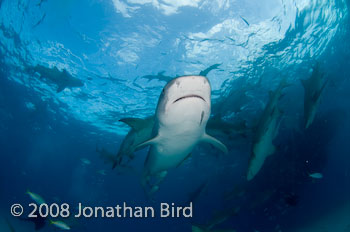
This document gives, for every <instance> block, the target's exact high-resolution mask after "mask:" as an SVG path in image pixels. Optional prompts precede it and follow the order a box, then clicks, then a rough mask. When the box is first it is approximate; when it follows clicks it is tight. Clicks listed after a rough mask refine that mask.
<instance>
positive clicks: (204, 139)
mask: <svg viewBox="0 0 350 232" xmlns="http://www.w3.org/2000/svg"><path fill="white" fill-rule="evenodd" d="M201 141H202V142H207V143H210V144H211V145H213V146H214V147H216V148H218V149H219V150H221V151H222V152H224V153H225V154H227V153H228V150H227V147H226V146H225V145H224V144H223V143H222V142H220V141H219V140H217V139H216V138H214V137H212V136H210V135H208V134H204V135H203V137H202V140H201Z"/></svg>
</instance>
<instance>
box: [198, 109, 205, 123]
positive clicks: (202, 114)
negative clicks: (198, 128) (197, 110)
mask: <svg viewBox="0 0 350 232" xmlns="http://www.w3.org/2000/svg"><path fill="white" fill-rule="evenodd" d="M203 117H204V111H202V113H201V121H200V122H199V125H202V122H203Z"/></svg>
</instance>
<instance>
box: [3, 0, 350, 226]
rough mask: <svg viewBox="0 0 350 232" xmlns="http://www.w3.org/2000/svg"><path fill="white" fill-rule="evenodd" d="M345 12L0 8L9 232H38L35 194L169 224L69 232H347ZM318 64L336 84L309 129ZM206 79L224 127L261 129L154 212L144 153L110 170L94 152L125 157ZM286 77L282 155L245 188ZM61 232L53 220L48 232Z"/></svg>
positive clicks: (190, 164)
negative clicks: (167, 213)
mask: <svg viewBox="0 0 350 232" xmlns="http://www.w3.org/2000/svg"><path fill="white" fill-rule="evenodd" d="M348 7H350V2H349V1H346V0H303V1H299V0H298V1H294V0H284V1H277V0H253V1H252V0H242V1H229V0H215V1H211V0H195V1H189V0H183V1H177V0H174V1H170V0H153V1H151V0H145V1H141V0H105V1H100V0H84V1H83V0H75V1H68V0H62V1H54V0H48V1H47V0H35V1H29V0H27V1H26V0H0V216H1V218H0V231H34V224H33V223H31V222H29V221H25V220H23V219H25V215H28V213H29V211H30V209H31V208H30V207H29V206H28V204H29V203H31V202H33V200H32V199H31V198H30V197H29V195H28V194H25V193H26V191H27V190H30V191H31V192H33V193H36V194H39V195H40V196H41V197H43V198H44V199H45V201H46V202H47V203H48V204H52V203H57V204H63V203H68V204H69V205H70V208H71V210H72V212H76V206H77V205H78V203H79V202H81V203H82V204H83V205H85V206H115V205H116V204H122V203H123V202H126V203H127V204H128V205H130V206H140V207H141V206H153V207H154V208H155V210H156V215H155V217H154V218H142V219H141V218H94V219H92V218H78V219H75V218H69V219H62V218H59V219H55V220H62V221H64V222H65V223H67V224H68V225H69V226H70V227H71V230H72V231H191V225H203V226H204V225H208V223H212V222H213V221H214V220H215V217H216V215H217V214H220V213H221V215H224V218H225V219H222V220H221V221H220V222H218V223H217V224H216V225H215V226H213V228H211V230H204V231H215V230H217V229H227V230H228V229H234V230H236V231H238V232H241V231H243V232H250V231H251V232H253V231H259V232H264V231H299V229H300V228H304V227H305V226H306V225H313V224H317V223H320V222H322V221H323V222H325V223H328V222H327V220H325V218H331V217H332V215H333V216H334V217H335V218H337V219H339V221H334V220H333V221H330V222H329V223H328V225H329V226H330V227H331V228H333V229H329V228H328V227H327V228H326V227H315V228H316V229H313V230H312V229H309V231H318V232H324V231H334V232H348V231H350V207H348V208H345V210H343V211H342V210H341V209H343V206H348V205H349V203H350V156H349V155H350V148H349V141H350V132H349V131H350V120H349V117H350V75H349V73H350V68H349V67H350V43H349V42H350V20H349V10H348ZM316 63H318V64H319V67H320V70H321V72H322V73H323V74H324V75H325V78H326V79H327V80H328V82H327V86H326V88H325V90H324V91H323V93H322V99H321V103H320V105H319V107H318V108H317V114H316V117H315V120H314V122H313V124H312V126H311V127H310V128H308V129H304V127H303V120H304V119H303V114H304V113H303V97H304V90H303V87H302V84H301V81H300V80H301V79H307V78H309V77H310V75H311V73H312V69H313V67H315V64H316ZM38 67H42V69H39V68H38ZM200 73H201V74H202V75H206V76H207V78H208V79H209V81H210V83H211V86H212V115H213V116H214V115H215V116H219V117H221V119H223V120H225V121H226V122H231V123H234V122H236V121H237V120H244V121H245V123H246V125H247V128H250V130H249V132H247V133H244V134H241V135H237V134H235V135H232V134H230V133H223V134H222V133H221V134H219V135H218V138H219V139H220V140H221V141H222V142H223V143H224V144H226V145H227V147H228V148H229V154H228V155H226V156H224V155H222V154H221V153H219V152H218V151H217V150H216V149H214V148H211V147H210V146H208V145H205V144H204V145H199V146H197V147H196V148H195V149H194V151H193V153H192V156H191V158H190V159H188V160H186V161H185V162H184V163H183V164H182V165H181V166H180V167H179V168H176V169H173V170H170V172H169V175H168V176H167V177H166V178H165V180H164V182H162V183H161V185H160V189H159V191H158V192H157V193H156V194H155V196H154V198H153V200H150V199H148V198H147V197H146V195H145V194H144V191H143V188H142V186H141V181H140V180H141V175H142V169H143V163H144V161H145V158H146V156H147V149H143V150H141V151H138V152H136V154H135V159H133V160H132V161H131V162H130V163H129V164H128V166H127V167H125V168H117V169H113V170H112V168H111V165H110V164H105V163H104V162H103V160H102V159H101V158H100V156H99V154H98V152H96V150H98V149H102V148H104V149H106V150H107V151H109V152H110V153H112V154H116V153H117V152H118V149H119V148H120V145H121V142H122V141H123V139H124V138H125V135H126V134H127V133H128V131H129V129H130V128H129V127H128V126H127V125H125V124H124V123H122V122H119V120H120V119H122V118H126V117H139V118H145V117H148V116H150V115H153V114H154V112H155V108H156V106H157V101H158V98H159V95H160V93H161V91H162V88H163V87H164V86H165V84H166V83H167V82H168V81H169V80H171V79H172V78H175V77H178V76H182V75H198V74H200ZM282 78H286V79H287V81H288V83H289V86H288V87H287V88H285V89H284V91H283V95H284V96H283V98H282V99H281V100H280V102H279V107H280V108H281V110H282V111H283V116H282V121H281V126H280V129H279V132H278V135H277V137H276V139H275V140H274V144H275V145H276V147H277V150H276V152H275V154H273V155H271V156H270V157H269V158H268V159H267V160H266V161H265V163H264V166H263V168H262V169H261V170H260V172H259V173H258V174H257V176H256V177H255V178H254V179H253V180H252V181H249V182H248V181H247V180H246V177H245V174H246V171H247V167H248V160H249V157H250V153H251V147H252V141H253V137H254V136H253V134H254V127H255V125H256V122H257V121H258V119H259V116H260V115H261V113H262V110H263V109H264V106H265V104H266V103H267V101H268V93H269V91H273V90H274V89H276V87H277V86H278V84H279V83H280V81H281V79H282ZM221 129H222V128H221ZM310 173H321V174H322V175H323V178H321V179H315V178H311V177H309V174H310ZM203 183H205V184H203ZM201 185H202V186H205V187H204V188H203V189H202V190H203V191H202V192H200V194H199V195H197V197H195V198H192V200H193V217H191V218H186V217H180V218H161V217H159V206H160V204H161V203H162V202H163V203H164V202H165V203H169V204H171V203H175V204H176V205H179V206H185V205H187V204H188V201H189V199H190V198H191V196H192V197H193V193H194V192H195V191H196V189H198V187H199V186H201ZM230 193H231V194H230ZM15 203H19V204H22V205H23V206H24V208H25V212H24V215H22V217H20V218H16V217H13V216H12V215H11V214H10V207H11V205H12V204H15ZM225 212H226V213H225ZM339 212H341V213H339ZM6 221H7V222H8V223H7V222H6ZM332 223H333V224H332ZM8 224H10V226H9V225H8ZM336 225H337V226H336ZM10 227H13V229H11V228H10ZM310 228H311V227H310ZM317 228H318V229H317ZM320 228H323V229H322V230H321V229H320ZM57 229H58V228H55V227H54V225H50V223H49V222H48V221H46V224H45V226H44V227H43V228H42V229H41V230H40V231H55V230H57ZM300 231H302V230H300ZM303 231H306V230H303Z"/></svg>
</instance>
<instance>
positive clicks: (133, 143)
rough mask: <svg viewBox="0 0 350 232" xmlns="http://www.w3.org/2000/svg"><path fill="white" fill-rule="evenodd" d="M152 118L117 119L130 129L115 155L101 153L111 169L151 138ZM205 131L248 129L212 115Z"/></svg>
mask: <svg viewBox="0 0 350 232" xmlns="http://www.w3.org/2000/svg"><path fill="white" fill-rule="evenodd" d="M154 118H155V116H154V115H152V116H149V117H147V118H122V119H120V120H119V121H120V122H123V123H125V124H127V125H128V126H129V127H130V130H129V131H128V133H127V135H126V136H125V138H124V140H123V141H122V143H121V145H120V147H119V150H118V153H117V154H116V155H112V154H108V155H106V154H101V156H102V157H103V158H104V160H105V162H107V163H111V164H112V169H114V168H116V167H120V166H125V165H127V164H128V163H129V162H130V161H131V160H132V159H134V157H135V154H134V152H135V151H137V149H136V148H137V147H138V145H140V144H141V143H144V142H146V141H147V140H149V139H151V138H152V130H153V126H154ZM206 131H207V132H209V134H212V135H213V134H214V135H218V136H220V137H223V136H227V135H232V134H237V135H242V136H244V135H245V133H246V132H247V131H249V129H248V128H247V127H246V125H245V122H244V121H238V122H226V121H224V120H222V119H221V118H219V117H218V116H214V117H211V118H209V120H208V122H207V126H206ZM138 149H139V148H138Z"/></svg>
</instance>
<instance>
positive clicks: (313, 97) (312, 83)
mask: <svg viewBox="0 0 350 232" xmlns="http://www.w3.org/2000/svg"><path fill="white" fill-rule="evenodd" d="M301 83H302V84H303V87H304V90H305V95H304V120H305V128H306V129H307V128H309V126H310V125H311V124H312V122H313V120H314V118H315V115H316V112H317V108H318V106H319V104H320V100H321V94H322V92H323V90H324V88H325V86H326V84H327V81H324V73H321V72H320V70H319V64H316V66H315V67H314V68H313V71H312V74H311V76H310V78H309V79H307V80H303V79H301Z"/></svg>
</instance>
